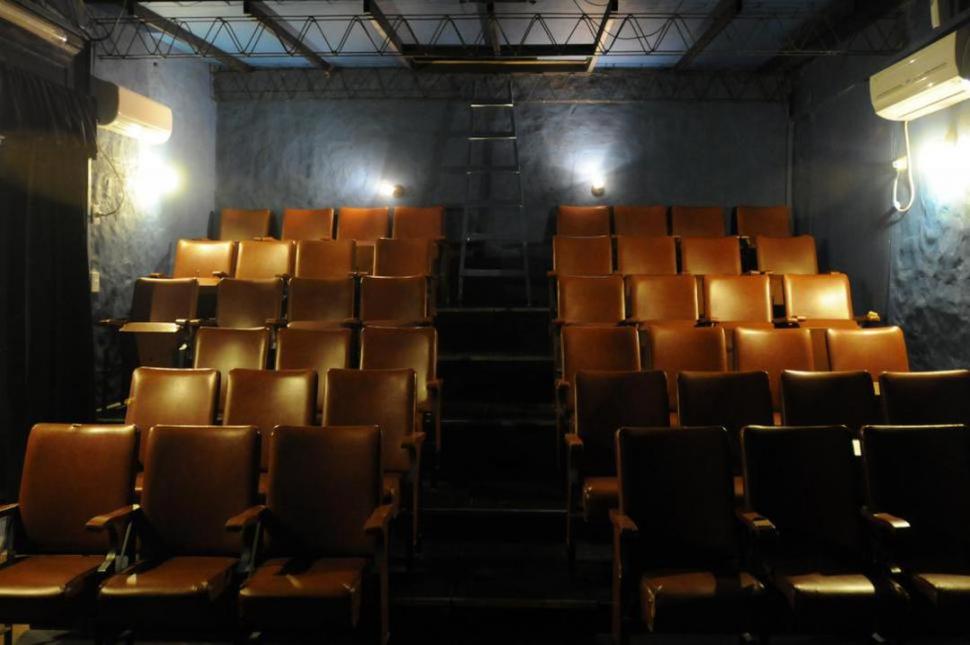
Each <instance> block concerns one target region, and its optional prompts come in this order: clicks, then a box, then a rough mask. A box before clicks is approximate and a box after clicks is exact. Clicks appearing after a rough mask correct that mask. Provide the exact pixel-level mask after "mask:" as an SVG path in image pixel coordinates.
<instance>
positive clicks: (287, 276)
mask: <svg viewBox="0 0 970 645" xmlns="http://www.w3.org/2000/svg"><path fill="white" fill-rule="evenodd" d="M276 277H277V278H279V279H281V280H283V282H286V281H287V280H289V279H290V278H291V277H293V276H291V275H290V274H289V273H277V274H276Z"/></svg>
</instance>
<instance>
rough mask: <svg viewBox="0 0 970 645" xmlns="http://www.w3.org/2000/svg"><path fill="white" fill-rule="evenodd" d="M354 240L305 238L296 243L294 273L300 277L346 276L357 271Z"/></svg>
mask: <svg viewBox="0 0 970 645" xmlns="http://www.w3.org/2000/svg"><path fill="white" fill-rule="evenodd" d="M356 249H357V245H356V242H354V241H353V240H303V241H300V242H297V244H296V265H295V268H294V275H295V276H296V277H298V278H314V279H324V278H346V277H347V276H351V275H353V274H354V272H355V270H356V269H355V268H354V267H355V264H354V262H355V261H356V260H355V259H354V258H355V257H356V252H357V251H356Z"/></svg>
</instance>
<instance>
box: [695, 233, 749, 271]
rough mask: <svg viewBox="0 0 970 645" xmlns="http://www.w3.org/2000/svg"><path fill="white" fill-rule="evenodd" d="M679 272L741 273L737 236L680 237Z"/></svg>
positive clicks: (739, 247) (739, 248)
mask: <svg viewBox="0 0 970 645" xmlns="http://www.w3.org/2000/svg"><path fill="white" fill-rule="evenodd" d="M680 272H681V273H691V274H694V275H741V246H740V244H739V243H738V238H736V237H733V236H728V237H684V238H681V240H680Z"/></svg>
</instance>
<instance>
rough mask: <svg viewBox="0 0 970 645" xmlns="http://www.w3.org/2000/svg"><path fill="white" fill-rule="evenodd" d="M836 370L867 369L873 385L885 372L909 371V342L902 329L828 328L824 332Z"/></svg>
mask: <svg viewBox="0 0 970 645" xmlns="http://www.w3.org/2000/svg"><path fill="white" fill-rule="evenodd" d="M825 343H826V345H827V346H828V351H829V362H830V363H831V365H832V370H833V371H841V372H844V371H852V370H866V371H867V372H869V375H870V376H872V379H873V383H874V385H876V386H877V393H878V384H879V375H880V374H882V373H883V372H908V371H909V356H908V354H907V353H906V339H905V338H903V330H902V329H900V328H899V327H874V328H871V329H829V330H828V331H826V332H825Z"/></svg>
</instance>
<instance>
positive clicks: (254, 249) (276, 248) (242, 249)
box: [234, 240, 296, 280]
mask: <svg viewBox="0 0 970 645" xmlns="http://www.w3.org/2000/svg"><path fill="white" fill-rule="evenodd" d="M295 256H296V246H295V245H294V243H293V242H291V241H289V240H282V241H281V240H243V241H242V242H239V244H238V251H237V255H236V275H235V276H234V277H235V278H237V279H239V280H269V279H272V278H284V279H285V278H288V277H289V276H291V275H293V263H294V261H295Z"/></svg>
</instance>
